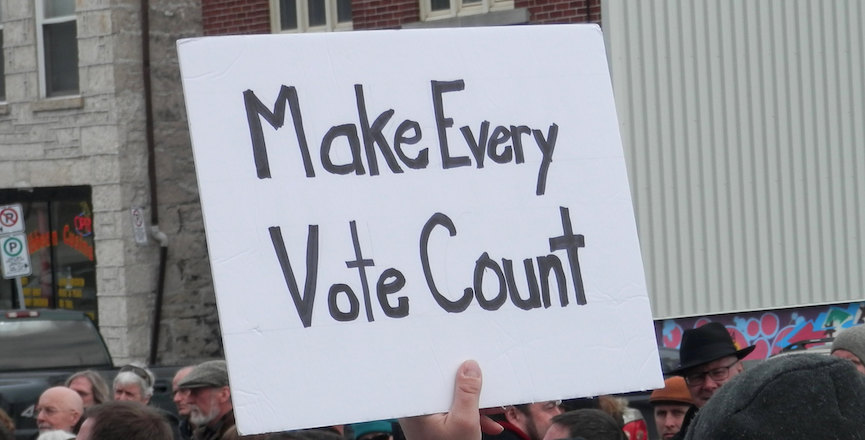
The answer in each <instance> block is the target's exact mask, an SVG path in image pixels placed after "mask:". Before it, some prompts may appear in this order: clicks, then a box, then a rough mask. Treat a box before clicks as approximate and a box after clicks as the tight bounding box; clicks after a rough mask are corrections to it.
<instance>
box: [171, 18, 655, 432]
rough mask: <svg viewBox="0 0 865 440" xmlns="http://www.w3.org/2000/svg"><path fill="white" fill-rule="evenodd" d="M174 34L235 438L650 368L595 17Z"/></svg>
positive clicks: (515, 397)
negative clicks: (477, 373) (473, 369)
mask: <svg viewBox="0 0 865 440" xmlns="http://www.w3.org/2000/svg"><path fill="white" fill-rule="evenodd" d="M178 50H179V56H180V63H181V72H182V79H183V86H184V93H185V98H186V105H187V111H188V116H189V125H190V130H191V136H192V143H193V150H194V155H195V165H196V170H197V174H198V183H199V187H200V191H201V202H202V207H203V211H204V220H205V229H206V233H207V243H208V247H209V253H210V261H211V265H212V269H213V278H214V284H215V289H216V295H217V303H218V307H219V312H220V324H221V326H222V334H223V342H224V346H225V353H226V358H227V361H228V366H229V374H230V379H231V388H232V396H233V399H234V408H235V413H236V417H237V423H238V427H239V430H240V431H241V432H242V433H244V434H254V433H261V432H269V431H279V430H285V429H295V428H304V427H312V426H325V425H333V424H342V423H350V422H357V421H362V420H375V419H383V418H390V417H398V416H409V415H417V414H424V413H432V412H440V411H444V410H445V409H447V408H448V406H449V404H450V400H451V396H452V386H453V378H454V374H455V373H456V370H457V367H458V365H459V364H460V363H461V362H462V361H463V360H466V359H475V360H477V361H478V362H479V363H480V365H481V368H482V369H483V372H484V390H483V394H482V397H481V404H482V405H484V406H498V405H503V404H509V403H520V402H529V401H541V400H550V399H559V398H569V397H577V396H589V395H598V394H602V393H615V392H625V391H632V390H641V389H650V388H655V387H659V386H662V385H663V382H662V378H661V373H660V363H659V361H658V354H657V347H656V345H655V336H654V331H653V326H652V320H651V313H650V309H649V302H648V298H647V294H646V285H645V279H644V274H643V268H642V262H641V258H640V249H639V243H638V241H637V233H636V227H635V222H634V214H633V208H632V203H631V197H630V192H629V186H628V181H627V174H626V169H625V161H624V157H623V151H622V145H621V139H620V136H619V127H618V123H617V119H616V113H615V107H614V103H613V93H612V89H611V85H610V77H609V71H608V67H607V63H606V55H605V52H604V46H603V38H602V35H601V32H600V29H599V28H598V27H597V26H594V25H583V26H579V25H576V26H571V25H568V26H522V27H501V28H470V29H445V30H417V31H374V32H345V33H327V34H305V35H256V36H234V37H212V38H199V39H190V40H183V41H180V42H179V43H178Z"/></svg>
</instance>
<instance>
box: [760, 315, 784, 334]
mask: <svg viewBox="0 0 865 440" xmlns="http://www.w3.org/2000/svg"><path fill="white" fill-rule="evenodd" d="M780 327H781V319H780V318H778V315H776V314H774V313H764V314H763V316H761V317H760V328H761V329H762V331H763V336H767V337H770V338H771V337H773V336H775V333H777V332H778V329H779V328H780Z"/></svg>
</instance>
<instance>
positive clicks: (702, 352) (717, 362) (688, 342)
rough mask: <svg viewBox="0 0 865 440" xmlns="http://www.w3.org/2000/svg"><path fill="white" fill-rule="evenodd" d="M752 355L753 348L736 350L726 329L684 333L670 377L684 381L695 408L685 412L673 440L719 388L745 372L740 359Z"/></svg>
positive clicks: (716, 326)
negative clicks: (680, 427)
mask: <svg viewBox="0 0 865 440" xmlns="http://www.w3.org/2000/svg"><path fill="white" fill-rule="evenodd" d="M752 351H754V346H753V345H751V346H749V347H745V348H743V349H739V348H738V347H736V344H735V343H734V342H733V338H732V337H730V333H729V332H727V328H726V327H724V325H723V324H721V323H718V322H710V323H708V324H706V325H703V326H701V327H698V328H695V329H690V330H685V333H684V334H683V335H682V344H681V346H680V348H679V365H678V367H676V369H674V370H673V371H671V374H674V375H677V376H682V377H684V378H685V384H686V385H687V386H688V391H689V392H690V393H691V398H693V399H694V405H695V408H692V409H691V410H690V411H688V414H687V415H686V416H685V420H684V422H683V423H682V429H681V430H680V431H679V433H678V434H677V435H676V436H675V437H674V439H682V438H685V435H686V434H687V431H688V425H689V424H690V422H691V420H692V419H693V418H694V415H695V414H696V412H697V411H698V410H699V409H700V408H702V407H703V406H705V405H706V403H707V402H708V401H709V399H710V398H711V397H712V396H713V395H714V394H715V392H716V391H718V389H720V388H721V386H723V385H724V384H725V383H727V381H729V380H730V379H732V378H733V377H735V376H737V375H738V374H739V373H741V372H742V371H744V367H743V366H742V359H743V358H744V357H745V356H748V355H749V354H750V353H751V352H752Z"/></svg>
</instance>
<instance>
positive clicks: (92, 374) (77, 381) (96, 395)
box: [66, 370, 111, 408]
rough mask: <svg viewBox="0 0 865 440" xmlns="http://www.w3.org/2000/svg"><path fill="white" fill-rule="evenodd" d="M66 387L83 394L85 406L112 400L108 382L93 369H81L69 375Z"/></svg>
mask: <svg viewBox="0 0 865 440" xmlns="http://www.w3.org/2000/svg"><path fill="white" fill-rule="evenodd" d="M66 387H67V388H71V389H72V390H73V391H75V392H76V393H78V395H79V396H81V400H82V401H83V402H84V408H90V407H91V406H93V405H98V404H100V403H103V402H108V401H109V400H111V394H110V392H109V391H108V383H107V382H105V378H103V377H102V375H101V374H99V373H98V372H96V371H93V370H84V371H79V372H77V373H75V374H73V375H71V376H69V377H68V378H67V379H66Z"/></svg>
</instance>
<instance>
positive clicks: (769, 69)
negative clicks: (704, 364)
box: [602, 0, 865, 318]
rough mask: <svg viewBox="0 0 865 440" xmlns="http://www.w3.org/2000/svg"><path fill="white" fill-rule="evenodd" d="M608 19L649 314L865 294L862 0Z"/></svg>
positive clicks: (644, 5)
mask: <svg viewBox="0 0 865 440" xmlns="http://www.w3.org/2000/svg"><path fill="white" fill-rule="evenodd" d="M602 16H603V27H604V33H605V35H606V38H607V45H608V47H607V50H608V54H609V57H610V68H611V70H612V77H613V87H614V90H615V94H616V104H617V108H618V112H619V118H620V121H621V126H622V130H623V131H622V137H623V140H624V143H625V153H626V156H627V159H628V167H629V173H630V177H631V188H632V192H633V194H634V203H635V209H636V215H637V223H638V229H639V233H640V240H641V245H642V252H643V259H644V262H645V265H646V276H647V278H648V283H649V294H650V297H651V300H652V307H653V310H654V315H655V317H656V318H669V317H675V316H682V315H700V314H709V313H722V312H732V311H742V310H753V309H764V308H777V307H788V306H797V305H804V304H818V303H828V302H844V301H848V300H862V299H865V252H863V250H865V243H863V242H865V237H863V232H865V134H863V126H865V109H863V105H865V86H863V85H865V73H863V72H865V1H862V0H832V1H812V0H752V1H744V0H734V1H714V0H688V1H663V0H639V1H626V0H605V1H604V2H603V4H602Z"/></svg>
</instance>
